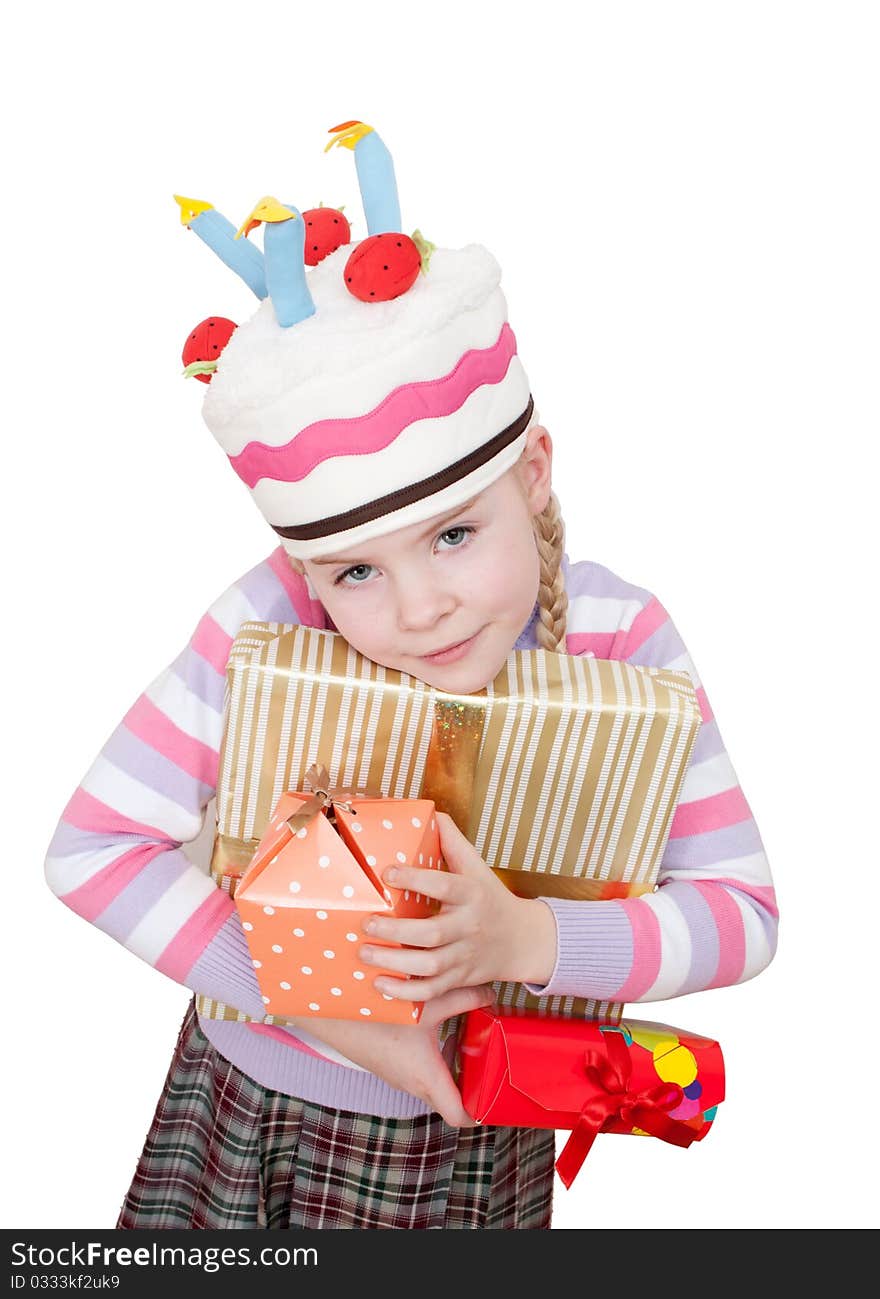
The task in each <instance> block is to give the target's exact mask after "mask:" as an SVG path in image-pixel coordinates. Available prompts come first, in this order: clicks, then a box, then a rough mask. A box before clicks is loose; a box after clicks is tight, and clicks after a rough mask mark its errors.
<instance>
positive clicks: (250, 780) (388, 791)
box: [198, 622, 700, 1023]
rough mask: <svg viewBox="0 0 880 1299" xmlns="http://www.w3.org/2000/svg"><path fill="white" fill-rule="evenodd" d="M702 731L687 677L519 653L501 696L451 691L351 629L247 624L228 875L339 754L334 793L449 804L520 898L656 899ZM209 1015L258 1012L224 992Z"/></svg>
mask: <svg viewBox="0 0 880 1299" xmlns="http://www.w3.org/2000/svg"><path fill="white" fill-rule="evenodd" d="M699 725H700V710H699V704H698V701H697V697H696V692H695V690H694V687H693V684H692V682H691V680H690V678H689V677H688V675H687V674H686V673H684V672H670V671H667V670H665V669H660V668H645V667H634V666H632V665H630V664H627V663H620V662H616V661H611V660H604V659H596V658H592V657H589V656H582V657H575V656H572V655H566V654H554V653H551V652H549V651H547V650H518V651H515V652H514V653H513V654H511V655H510V657H509V658H508V659H507V661H506V663H505V664H504V666H503V668H502V669H501V671H500V672H499V674H498V676H497V677H496V678H495V680H494V681H493V682H491V684H490V685H488V686H487V687H486V688H485V689H484V690H482V691H479V692H478V693H476V694H472V695H451V694H446V693H444V692H443V691H439V690H437V689H435V688H434V687H433V686H428V685H425V683H424V682H422V681H420V680H418V679H417V678H416V677H412V676H408V675H407V674H406V673H403V672H396V671H392V670H391V669H389V668H384V667H381V666H380V665H379V664H377V663H374V662H372V660H370V659H368V658H365V657H364V656H363V655H361V654H359V653H358V652H357V651H356V650H354V649H353V648H352V647H351V646H350V645H349V644H348V642H347V641H346V640H345V639H344V638H343V637H342V636H340V635H339V634H338V633H335V632H329V631H322V630H318V629H316V628H311V627H301V626H293V625H290V624H287V623H273V622H247V623H243V624H242V626H241V627H240V628H239V631H238V634H237V636H236V638H235V640H234V642H233V645H232V649H231V651H230V655H229V661H228V666H227V674H226V698H225V730H224V736H223V741H222V745H221V750H220V768H219V776H218V782H217V834H216V838H215V843H214V853H213V857H212V862H211V871H212V874H213V875H214V878H215V879H216V880H217V882H218V883H220V884H221V886H222V887H224V888H227V889H229V890H230V891H231V892H232V893H234V888H235V882H236V880H237V878H238V877H239V876H240V875H241V874H242V872H243V871H244V868H245V867H246V866H247V864H248V862H249V861H250V858H251V856H252V855H253V852H254V850H255V848H256V846H257V843H258V842H259V840H260V838H261V836H262V834H263V831H264V830H265V828H266V826H267V824H268V822H269V819H270V816H271V814H272V812H273V810H274V808H275V806H276V804H277V802H278V800H279V798H280V797H281V795H282V794H283V793H285V792H286V791H287V790H289V789H303V788H304V777H305V773H306V771H307V770H308V768H309V767H310V766H311V765H312V763H314V762H322V763H323V764H324V765H325V766H326V768H327V769H328V771H329V775H330V784H331V785H333V786H342V787H346V788H353V789H360V790H364V791H366V792H370V793H373V794H382V795H384V796H385V797H388V798H417V797H422V798H432V799H434V801H435V803H436V804H437V807H438V808H439V809H440V810H443V811H447V812H448V813H449V814H450V815H451V816H452V817H453V818H454V820H455V821H456V823H457V824H458V825H459V827H460V828H461V830H462V831H463V832H464V833H465V834H466V835H467V837H468V838H469V839H470V841H471V842H472V843H473V844H474V845H475V847H476V848H477V850H478V852H479V853H480V855H481V856H482V857H483V858H484V860H485V861H486V862H487V863H488V864H489V865H490V866H491V867H492V868H493V869H494V870H495V871H496V872H497V873H498V874H499V876H500V877H501V878H502V879H503V880H504V882H505V883H506V884H507V885H508V886H509V887H510V888H512V889H513V890H514V892H516V893H518V894H519V895H520V896H529V897H537V896H542V895H543V896H558V897H572V898H581V899H584V900H602V899H607V898H617V897H631V896H634V895H636V894H638V893H644V892H649V891H651V890H652V889H653V888H654V886H655V883H656V878H657V871H658V868H659V865H660V860H661V858H662V855H663V850H664V848H665V846H666V842H667V839H668V837H669V826H670V822H671V819H672V815H673V812H674V810H675V805H676V802H677V800H678V796H679V792H680V790H681V785H682V781H683V780H684V773H685V770H686V768H687V764H688V761H689V759H690V755H691V752H692V750H693V746H694V743H695V741H696V737H697V731H698V729H699ZM496 992H497V993H498V997H499V1001H500V1003H501V1004H502V1005H508V1006H515V1007H518V1008H520V1009H522V1010H523V1011H527V1010H528V1011H531V1012H535V1011H537V1012H538V1013H545V1014H552V1015H567V1016H582V1017H588V1018H602V1019H607V1020H609V1021H611V1022H616V1021H618V1020H619V1019H620V1015H621V1012H622V1009H623V1008H622V1005H621V1004H620V1003H615V1002H609V1001H597V1000H593V999H581V998H574V997H540V998H538V997H534V996H532V995H531V994H529V993H528V992H527V991H526V989H525V988H524V987H523V986H522V985H521V984H516V983H504V984H501V983H499V984H497V985H496ZM198 1010H199V1013H200V1014H202V1015H206V1016H208V1017H209V1018H220V1019H234V1020H246V1019H247V1016H246V1015H244V1014H243V1013H242V1012H241V1011H238V1010H236V1009H235V1008H234V1007H231V1006H226V1005H224V1004H222V1003H220V1002H215V1001H211V1000H210V999H208V998H206V997H199V998H198ZM266 1022H268V1023H275V1022H281V1023H283V1022H284V1021H283V1020H281V1021H276V1020H274V1019H273V1018H272V1017H271V1016H267V1017H266Z"/></svg>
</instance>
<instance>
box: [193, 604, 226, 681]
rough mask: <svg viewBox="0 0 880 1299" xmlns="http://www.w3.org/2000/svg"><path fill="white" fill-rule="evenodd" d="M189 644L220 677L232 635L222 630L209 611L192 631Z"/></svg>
mask: <svg viewBox="0 0 880 1299" xmlns="http://www.w3.org/2000/svg"><path fill="white" fill-rule="evenodd" d="M191 645H192V648H193V649H194V650H195V651H196V653H197V654H201V656H202V658H203V659H207V661H208V662H209V663H210V664H211V667H212V668H214V670H215V671H216V672H218V673H219V674H220V676H221V677H222V676H224V675H225V674H226V663H227V660H228V659H229V651H230V649H231V647H232V637H231V636H230V635H229V632H226V631H224V630H223V628H222V627H221V626H220V624H219V623H218V622H215V621H214V619H213V618H212V617H211V615H210V614H209V613H206V614H205V616H204V617H203V618H202V619H201V621H200V622H199V625H198V627H196V629H195V631H194V632H193V638H192V641H191Z"/></svg>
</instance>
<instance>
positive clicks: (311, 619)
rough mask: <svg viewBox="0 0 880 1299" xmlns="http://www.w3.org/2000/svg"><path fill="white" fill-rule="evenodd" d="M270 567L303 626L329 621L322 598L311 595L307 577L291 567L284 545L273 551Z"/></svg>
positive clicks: (317, 624)
mask: <svg viewBox="0 0 880 1299" xmlns="http://www.w3.org/2000/svg"><path fill="white" fill-rule="evenodd" d="M269 567H270V568H271V569H272V572H273V573H274V574H275V576H276V577H277V578H278V581H279V582H280V583H281V585H282V586H283V587H284V589H285V591H286V592H287V594H288V596H289V598H290V603H291V604H292V605H293V608H294V612H295V613H296V616H297V618H299V620H300V623H301V624H302V626H303V627H321V628H323V627H324V626H325V624H326V621H327V620H326V616H325V612H324V606H323V605H322V604H321V601H320V600H313V599H312V598H311V597H310V596H309V590H308V587H307V586H306V579H305V578H304V577H303V576H302V575H301V574H300V573H297V572H295V571H294V570H293V569H292V568H291V567H290V559H289V558H288V555H287V551H286V550H285V549H284V547H283V546H278V548H277V549H276V550H273V551H272V554H271V555H270V556H269Z"/></svg>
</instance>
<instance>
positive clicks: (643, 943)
mask: <svg viewBox="0 0 880 1299" xmlns="http://www.w3.org/2000/svg"><path fill="white" fill-rule="evenodd" d="M617 905H618V906H621V907H623V909H624V911H625V912H626V915H627V919H628V920H629V923H630V928H631V929H632V945H633V963H632V969H631V970H630V972H629V975H628V976H627V978H626V980H625V981H624V983H623V985H622V986H621V988H620V989H619V990H618V991H617V992H616V993H615V994H614V1000H615V1001H638V999H639V997H641V996H644V994H645V993H646V992H647V991H648V989H649V988H651V987H652V986H653V984H654V983H655V982H656V979H657V975H658V974H659V973H660V956H661V950H662V948H661V937H660V922H659V921H658V919H657V916H656V915H655V913H654V910H653V908H652V907H650V906H648V904H647V902H643V901H642V899H641V898H627V899H625V901H622V902H619V903H618V904H617Z"/></svg>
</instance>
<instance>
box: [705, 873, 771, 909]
mask: <svg viewBox="0 0 880 1299" xmlns="http://www.w3.org/2000/svg"><path fill="white" fill-rule="evenodd" d="M714 882H715V883H716V884H725V885H726V886H727V887H728V888H732V889H737V890H738V891H739V892H740V893H745V895H746V896H747V897H750V898H754V899H755V901H756V902H757V903H758V905H759V906H760V907H762V908H763V909H764V910H765V911H766V912H768V913H769V914H770V915H771V916H773V917H774V918H775V919H777V920H778V919H779V907H778V905H777V902H776V890H775V889H774V888H773V886H772V884H751V883H749V881H748V880H735V879H731V877H730V876H729V875H720V876H718V878H717V879H716V880H715V881H714Z"/></svg>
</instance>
